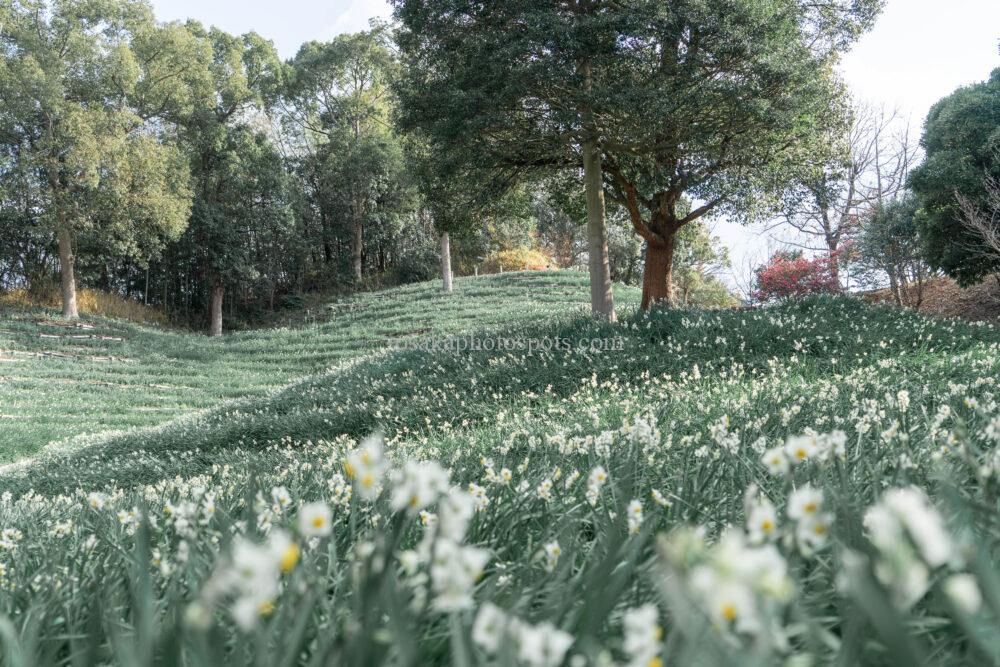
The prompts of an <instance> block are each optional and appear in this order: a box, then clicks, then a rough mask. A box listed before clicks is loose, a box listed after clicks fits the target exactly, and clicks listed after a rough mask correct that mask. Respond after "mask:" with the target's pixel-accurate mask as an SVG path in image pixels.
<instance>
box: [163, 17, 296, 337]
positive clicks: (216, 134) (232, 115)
mask: <svg viewBox="0 0 1000 667" xmlns="http://www.w3.org/2000/svg"><path fill="white" fill-rule="evenodd" d="M185 29H186V30H187V31H188V33H189V34H190V35H191V36H192V38H193V39H194V40H195V41H196V43H197V44H198V46H199V48H200V54H201V57H200V59H199V60H197V61H195V62H192V63H191V67H190V68H189V70H188V72H187V76H189V77H190V78H191V79H192V80H193V81H197V82H199V84H200V85H199V87H198V88H197V91H198V96H197V97H196V99H195V100H194V101H193V103H192V104H191V105H189V106H185V107H183V108H177V109H174V110H173V111H172V113H169V114H168V115H167V117H168V118H169V120H171V121H172V122H174V123H175V124H176V125H177V126H178V127H179V128H180V132H181V135H182V137H183V139H184V142H185V144H186V146H187V148H188V151H189V155H190V159H191V172H192V175H193V180H194V184H195V188H194V191H195V202H194V210H193V213H192V215H191V219H190V225H189V228H188V230H187V232H186V234H185V237H184V238H183V239H182V242H181V245H182V246H183V247H184V248H185V251H186V252H185V254H186V255H187V256H188V257H189V258H191V260H192V262H193V264H194V267H193V268H194V271H195V272H196V275H197V278H198V280H199V282H200V284H201V286H202V289H203V290H204V291H207V292H208V293H209V299H208V301H209V319H210V325H209V332H210V333H211V335H213V336H220V335H222V313H223V299H224V297H225V292H226V287H227V284H230V283H231V282H232V281H234V280H237V281H238V278H239V277H240V276H242V275H245V274H242V273H241V272H242V271H243V270H244V269H245V268H246V267H244V266H243V264H242V262H243V261H244V253H243V251H242V250H241V248H240V246H239V245H238V241H239V238H240V237H239V230H241V229H243V228H244V225H245V223H246V222H247V220H248V219H247V218H246V217H245V216H246V214H247V212H248V211H249V210H250V209H251V207H252V206H254V205H255V203H256V202H257V201H258V200H259V201H264V199H268V201H270V193H264V192H259V193H256V194H253V193H249V192H248V191H247V185H248V184H247V183H240V182H238V180H236V181H234V179H239V178H241V177H245V178H249V179H251V180H250V183H254V182H257V181H256V177H255V175H254V174H252V173H250V172H249V171H248V170H245V169H240V168H239V165H240V164H241V163H240V157H241V156H240V151H242V150H244V149H247V148H251V149H253V150H260V147H259V145H255V144H256V143H257V142H258V141H259V140H258V139H256V138H253V139H251V135H252V134H253V133H252V132H249V133H248V131H247V129H246V127H247V124H248V123H249V121H250V120H251V118H252V114H253V113H254V112H259V111H260V110H262V109H264V108H266V107H267V106H269V105H270V104H273V102H274V100H275V99H276V97H277V95H278V94H279V92H280V91H281V85H282V80H283V66H282V63H281V61H280V60H279V58H278V54H277V52H276V51H275V49H274V45H273V44H271V43H270V42H268V41H266V40H265V39H263V38H262V37H260V36H259V35H257V34H255V33H248V34H246V35H243V36H241V37H237V36H233V35H230V34H228V33H225V32H223V31H221V30H218V29H216V28H212V29H210V30H206V29H205V28H204V27H203V26H202V25H201V24H199V23H198V22H196V21H188V22H187V24H186V25H185ZM276 164H279V165H280V162H276ZM263 180H265V181H266V182H267V183H268V185H269V186H270V185H271V179H263ZM233 193H240V196H241V197H243V203H242V205H238V206H237V205H234V204H233V201H232V197H233V196H234V194H233Z"/></svg>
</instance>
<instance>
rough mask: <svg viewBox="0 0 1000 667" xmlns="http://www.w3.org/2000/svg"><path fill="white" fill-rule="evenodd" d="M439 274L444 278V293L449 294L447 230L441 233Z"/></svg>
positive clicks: (449, 240)
mask: <svg viewBox="0 0 1000 667" xmlns="http://www.w3.org/2000/svg"><path fill="white" fill-rule="evenodd" d="M441 276H442V278H443V279H444V293H445V294H451V289H452V288H451V238H450V237H449V236H448V232H444V233H442V234H441Z"/></svg>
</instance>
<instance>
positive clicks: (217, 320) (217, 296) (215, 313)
mask: <svg viewBox="0 0 1000 667" xmlns="http://www.w3.org/2000/svg"><path fill="white" fill-rule="evenodd" d="M225 292H226V289H225V287H223V286H222V281H221V280H218V279H216V281H215V282H214V283H212V305H211V311H212V323H211V326H210V327H209V335H210V336H221V335H222V297H223V296H224V295H225Z"/></svg>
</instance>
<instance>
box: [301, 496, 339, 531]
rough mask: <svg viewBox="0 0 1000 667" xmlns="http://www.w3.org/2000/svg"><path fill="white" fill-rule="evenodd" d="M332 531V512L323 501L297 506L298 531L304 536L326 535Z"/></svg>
mask: <svg viewBox="0 0 1000 667" xmlns="http://www.w3.org/2000/svg"><path fill="white" fill-rule="evenodd" d="M332 531H333V514H332V512H331V511H330V506H329V505H327V504H326V503H323V502H318V503H307V504H305V505H303V506H302V507H300V508H299V532H300V533H302V535H304V536H305V537H326V536H327V535H329V534H330V533H331V532H332Z"/></svg>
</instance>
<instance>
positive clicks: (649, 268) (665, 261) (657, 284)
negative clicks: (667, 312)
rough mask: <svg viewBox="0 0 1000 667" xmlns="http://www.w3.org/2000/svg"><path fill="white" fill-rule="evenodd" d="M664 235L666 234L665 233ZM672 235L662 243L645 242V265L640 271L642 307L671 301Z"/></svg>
mask: <svg viewBox="0 0 1000 667" xmlns="http://www.w3.org/2000/svg"><path fill="white" fill-rule="evenodd" d="M665 236H666V235H665ZM673 272H674V235H673V234H670V235H669V236H666V243H664V244H659V243H657V244H653V243H647V244H646V266H645V269H644V270H643V273H642V309H643V310H649V309H650V308H652V307H653V306H658V305H665V306H669V305H671V304H672V303H673V290H674V286H673Z"/></svg>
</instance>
